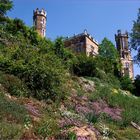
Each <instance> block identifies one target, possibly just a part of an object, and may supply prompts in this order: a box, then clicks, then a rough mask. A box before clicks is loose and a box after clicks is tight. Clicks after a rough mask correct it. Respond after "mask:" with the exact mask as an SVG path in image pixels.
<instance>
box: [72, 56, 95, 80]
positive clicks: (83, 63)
mask: <svg viewBox="0 0 140 140" xmlns="http://www.w3.org/2000/svg"><path fill="white" fill-rule="evenodd" d="M95 72H96V66H95V61H94V58H93V57H87V56H86V55H78V56H77V59H75V60H74V62H73V73H74V74H76V75H78V76H91V77H93V76H95Z"/></svg>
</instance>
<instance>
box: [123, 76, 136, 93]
mask: <svg viewBox="0 0 140 140" xmlns="http://www.w3.org/2000/svg"><path fill="white" fill-rule="evenodd" d="M120 83H121V88H122V89H123V90H128V91H130V92H131V93H132V92H133V91H134V85H133V83H132V80H131V79H130V78H129V76H123V77H122V78H121V79H120Z"/></svg>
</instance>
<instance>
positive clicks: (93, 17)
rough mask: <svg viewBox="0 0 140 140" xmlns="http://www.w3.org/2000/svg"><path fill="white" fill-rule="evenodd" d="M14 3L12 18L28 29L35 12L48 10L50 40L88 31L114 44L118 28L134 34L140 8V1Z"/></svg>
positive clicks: (31, 0)
mask: <svg viewBox="0 0 140 140" xmlns="http://www.w3.org/2000/svg"><path fill="white" fill-rule="evenodd" d="M13 3H14V7H13V9H12V10H11V11H10V12H9V13H8V16H10V17H11V18H15V17H17V18H20V19H22V20H23V21H24V22H25V23H26V25H28V26H32V25H33V10H35V9H36V8H39V9H42V8H44V9H45V10H46V11H47V32H46V36H47V38H50V39H52V40H54V39H55V38H57V37H59V36H64V37H66V36H69V37H70V36H73V35H74V34H79V33H82V32H84V30H85V29H86V30H87V31H88V33H89V34H91V35H92V36H93V37H94V38H95V40H97V41H98V42H99V43H101V41H102V40H103V38H104V37H107V38H108V39H109V40H110V41H112V42H113V44H114V45H115V38H114V34H115V33H117V30H118V29H121V31H122V33H123V32H125V31H128V32H129V33H130V32H131V30H132V27H133V21H134V20H136V19H137V13H138V8H140V0H13ZM134 55H135V53H134V52H133V53H132V56H134ZM137 74H140V67H138V66H137V65H136V64H135V65H134V75H135V76H136V75H137Z"/></svg>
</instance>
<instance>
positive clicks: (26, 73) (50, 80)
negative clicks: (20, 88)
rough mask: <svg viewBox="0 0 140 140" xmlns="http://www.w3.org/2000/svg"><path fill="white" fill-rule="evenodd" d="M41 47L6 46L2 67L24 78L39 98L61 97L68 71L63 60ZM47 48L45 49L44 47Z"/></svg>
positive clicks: (34, 94) (1, 62) (0, 59)
mask: <svg viewBox="0 0 140 140" xmlns="http://www.w3.org/2000/svg"><path fill="white" fill-rule="evenodd" d="M42 50H43V48H42V47H41V48H40V47H36V48H33V47H29V46H28V47H26V46H20V47H19V46H16V47H12V48H9V47H7V48H4V49H3V53H2V55H1V57H0V68H1V70H2V71H6V72H7V73H9V74H13V75H15V76H18V77H19V78H20V79H22V80H23V81H24V82H25V84H26V85H27V87H28V88H29V89H30V90H31V91H32V96H34V97H36V98H38V99H48V98H51V99H53V100H55V99H56V98H61V95H62V96H64V92H63V91H64V90H63V91H62V88H61V87H62V85H63V84H64V83H65V80H66V77H67V76H66V72H67V70H65V69H64V65H63V64H62V62H61V60H60V59H59V58H58V57H57V56H56V55H54V54H53V53H51V52H49V53H44V51H42ZM44 50H45V49H44Z"/></svg>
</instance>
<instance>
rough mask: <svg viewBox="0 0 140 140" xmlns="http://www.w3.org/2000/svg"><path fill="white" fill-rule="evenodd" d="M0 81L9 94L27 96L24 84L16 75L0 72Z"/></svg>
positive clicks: (27, 92) (27, 91)
mask: <svg viewBox="0 0 140 140" xmlns="http://www.w3.org/2000/svg"><path fill="white" fill-rule="evenodd" d="M0 83H1V84H2V85H3V86H4V88H6V90H8V92H9V93H10V94H11V95H15V96H18V97H19V96H29V90H28V89H27V87H26V85H25V84H24V83H23V82H22V81H21V80H20V79H19V78H18V77H16V76H14V75H9V74H4V73H3V72H0Z"/></svg>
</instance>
